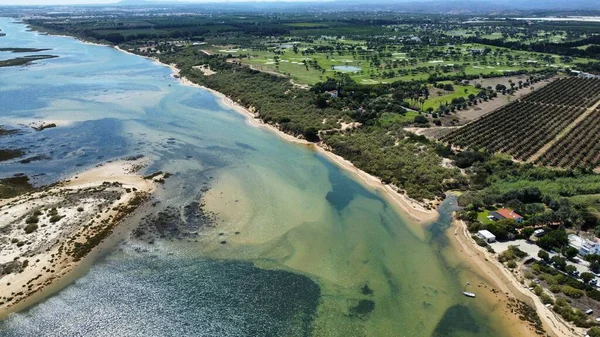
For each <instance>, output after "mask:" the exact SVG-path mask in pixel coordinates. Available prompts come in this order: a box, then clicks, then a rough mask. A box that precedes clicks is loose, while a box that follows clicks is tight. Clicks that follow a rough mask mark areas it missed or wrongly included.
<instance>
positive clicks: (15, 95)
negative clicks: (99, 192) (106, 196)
mask: <svg viewBox="0 0 600 337" xmlns="http://www.w3.org/2000/svg"><path fill="white" fill-rule="evenodd" d="M0 29H2V31H3V32H4V33H6V34H7V36H5V37H0V47H31V48H50V49H52V50H51V51H46V52H44V53H45V54H52V55H57V56H59V57H58V58H56V59H50V60H42V61H37V62H35V63H34V64H32V65H30V66H26V67H11V68H0V125H10V126H13V127H18V128H19V129H20V130H21V134H19V135H15V136H11V137H2V138H0V148H10V147H12V148H23V149H25V150H26V151H27V155H26V158H30V159H32V160H31V161H29V162H28V163H21V162H19V161H18V160H16V161H12V162H3V163H0V177H8V176H12V175H13V174H17V173H24V174H27V175H28V176H30V177H33V182H34V183H35V184H38V185H42V184H47V183H52V182H55V181H57V180H59V179H62V178H65V177H68V176H71V175H73V174H75V173H77V172H79V171H81V170H83V169H86V168H89V167H93V166H95V165H97V164H99V163H102V162H105V161H107V160H112V159H117V158H123V157H127V156H134V155H140V154H141V155H144V156H146V157H147V158H148V159H150V160H151V164H150V166H149V167H148V169H147V172H153V171H156V170H163V171H167V172H170V173H172V174H173V176H172V177H171V178H169V179H168V180H167V182H166V184H165V185H164V187H163V188H162V189H161V190H160V191H159V192H158V193H157V195H156V198H157V199H158V200H159V201H160V204H159V206H158V207H157V208H156V209H155V210H153V211H152V212H158V211H160V210H164V209H167V208H172V209H176V210H178V211H181V212H184V207H185V206H186V205H189V204H190V203H193V202H198V201H200V200H203V202H205V203H206V208H207V209H208V210H210V211H212V212H214V213H216V214H217V217H218V219H219V222H218V225H217V226H216V227H214V228H207V229H205V230H204V231H202V232H201V233H200V235H199V236H198V237H196V238H195V239H193V240H192V239H188V240H180V241H178V240H175V241H168V240H158V241H157V242H155V243H154V244H152V245H150V244H147V243H144V242H142V241H139V240H135V239H127V240H126V241H125V242H122V243H120V244H118V245H116V246H115V247H114V249H112V250H111V251H110V252H109V253H108V254H106V255H104V256H103V257H102V258H100V259H99V260H98V261H96V263H95V264H94V265H93V266H92V267H91V268H90V270H89V271H88V272H87V273H86V274H85V275H83V276H82V277H80V278H79V279H77V280H76V281H75V282H73V283H72V284H71V285H69V286H67V287H66V288H65V289H63V290H62V291H60V292H58V293H57V294H55V295H53V296H51V297H50V298H48V299H47V300H45V301H43V302H41V303H39V304H37V305H35V306H33V307H31V308H30V309H28V310H26V311H24V312H21V313H17V314H13V315H11V316H10V317H9V318H8V319H6V320H4V321H2V322H0V335H2V336H7V337H8V336H249V337H250V336H252V337H255V336H265V337H266V336H409V337H413V336H426V337H429V336H464V337H470V336H505V335H506V334H505V333H504V332H503V331H502V328H501V325H499V324H498V323H497V322H494V320H493V318H491V317H488V315H487V314H486V313H487V312H488V309H490V308H486V307H485V304H483V302H475V301H472V300H470V299H468V298H465V297H464V296H463V295H462V294H461V292H462V287H463V285H462V283H461V280H460V279H459V277H458V273H459V272H460V268H457V267H453V266H450V265H449V264H448V263H447V262H446V260H445V258H444V254H443V252H444V247H445V244H446V243H445V239H444V233H445V232H444V231H445V229H446V228H447V226H448V224H449V222H450V216H449V214H450V212H451V211H452V203H451V201H449V202H446V203H445V204H443V205H442V208H441V210H440V212H441V214H442V217H441V218H440V220H439V221H437V222H436V223H435V224H433V225H432V226H430V227H428V228H424V227H422V226H419V225H416V224H412V223H410V221H407V220H406V219H405V218H404V216H403V214H402V213H401V212H400V211H399V210H398V209H397V208H396V207H395V206H394V205H391V204H390V203H389V202H388V201H386V198H384V196H383V195H382V194H381V192H380V191H378V190H375V189H372V188H369V187H367V186H364V185H363V184H361V183H360V182H358V181H357V179H356V178H355V177H353V176H352V175H350V174H348V173H347V172H344V171H343V170H341V169H340V168H339V167H337V166H336V165H334V164H333V163H331V162H330V161H329V160H327V159H326V158H324V157H323V156H322V155H320V154H319V153H317V152H315V151H314V150H313V149H311V148H309V147H305V146H300V145H297V144H291V143H289V142H286V141H284V140H282V139H280V138H279V137H277V136H276V135H274V134H273V133H271V132H270V131H268V130H265V129H262V128H256V127H252V126H250V125H248V123H247V122H246V120H245V118H244V117H243V116H241V115H239V114H238V113H236V112H234V111H232V110H231V109H228V108H226V107H224V106H223V105H221V104H220V102H219V99H218V98H217V97H215V96H214V95H213V94H211V93H210V92H208V91H206V90H203V89H198V88H192V87H186V86H182V85H180V84H179V83H178V81H176V80H175V79H174V78H172V76H171V73H170V70H169V69H168V68H166V67H163V66H160V65H157V64H155V63H154V62H152V61H151V60H148V59H144V58H141V57H136V56H132V55H128V54H125V53H122V52H119V51H117V50H115V49H113V48H109V47H102V46H95V45H90V44H84V43H81V42H79V41H76V40H75V39H72V38H67V37H55V36H45V35H40V34H37V33H34V32H29V31H27V29H26V27H25V26H24V25H22V24H19V23H17V22H14V20H13V19H10V18H0ZM39 120H44V121H57V122H58V123H59V124H60V125H59V127H57V128H53V129H47V130H44V131H42V132H36V131H33V130H32V129H31V128H28V127H27V126H26V125H22V124H28V123H30V122H31V121H39ZM205 186H208V187H210V190H209V191H208V192H206V189H205ZM236 232H237V234H236ZM222 241H225V242H226V244H222V243H221V242H222ZM1 285H2V280H1V279H0V286H1Z"/></svg>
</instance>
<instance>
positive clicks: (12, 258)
mask: <svg viewBox="0 0 600 337" xmlns="http://www.w3.org/2000/svg"><path fill="white" fill-rule="evenodd" d="M144 165H145V163H144V162H143V161H142V160H140V159H138V160H135V161H126V160H123V161H115V162H110V163H108V164H105V165H100V166H98V167H95V168H94V169H91V170H88V171H85V172H83V173H81V174H79V175H77V176H75V177H74V178H72V179H69V180H65V181H63V182H60V183H58V184H55V185H52V186H50V187H45V188H41V189H31V188H29V189H28V188H23V189H21V190H20V191H17V192H16V193H13V195H14V194H17V193H19V192H20V193H24V194H21V195H18V196H15V197H12V198H9V199H4V200H2V199H0V223H1V224H2V226H0V245H2V247H3V248H2V252H1V253H0V289H1V290H0V318H2V317H5V316H6V315H7V314H9V313H10V312H14V311H18V310H20V309H22V308H23V307H26V306H27V305H28V304H30V303H31V302H34V301H36V300H39V299H42V298H43V297H44V296H46V295H48V292H51V291H52V290H48V291H46V289H56V288H57V287H56V284H55V282H59V280H61V279H63V278H64V277H65V275H67V274H69V273H70V272H72V271H74V270H76V268H77V267H78V266H79V265H80V263H81V262H82V261H83V260H84V259H85V258H86V257H87V256H88V254H90V253H91V252H92V251H93V250H94V249H95V248H96V247H97V246H99V245H100V244H101V243H102V242H103V241H105V240H106V239H107V238H109V236H110V235H111V234H112V233H113V230H114V229H115V228H116V227H117V226H118V225H119V224H121V223H123V222H124V221H125V220H126V219H127V218H128V216H129V215H130V214H131V213H132V212H133V211H135V210H136V209H137V208H138V207H139V206H140V205H142V204H144V202H145V201H146V200H147V199H148V198H149V197H150V195H151V193H152V192H153V191H154V190H155V188H156V186H157V183H156V181H155V179H145V178H144V177H142V176H141V175H139V174H137V173H136V172H137V171H138V170H139V169H140V168H142V167H143V166H144ZM16 178H19V177H16ZM21 178H22V179H21V180H24V182H25V183H27V178H26V177H21ZM155 178H156V179H164V177H163V175H162V174H161V175H159V176H157V177H155ZM5 182H6V181H4V180H3V181H2V182H1V184H0V187H2V186H3V185H4V184H5ZM21 183H23V181H21ZM27 185H28V184H27ZM28 190H29V191H28ZM13 192H14V191H13ZM50 285H53V287H49V286H50ZM58 288H60V283H59V284H58Z"/></svg>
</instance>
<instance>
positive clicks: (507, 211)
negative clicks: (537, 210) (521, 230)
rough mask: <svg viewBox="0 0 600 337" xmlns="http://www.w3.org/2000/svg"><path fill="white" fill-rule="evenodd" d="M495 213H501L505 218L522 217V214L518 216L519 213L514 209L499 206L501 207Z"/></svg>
mask: <svg viewBox="0 0 600 337" xmlns="http://www.w3.org/2000/svg"><path fill="white" fill-rule="evenodd" d="M496 213H498V214H500V215H502V216H503V217H504V218H506V219H513V220H516V219H519V218H523V217H522V216H520V215H519V214H517V213H516V212H515V211H513V210H512V209H510V208H501V209H499V210H497V211H496Z"/></svg>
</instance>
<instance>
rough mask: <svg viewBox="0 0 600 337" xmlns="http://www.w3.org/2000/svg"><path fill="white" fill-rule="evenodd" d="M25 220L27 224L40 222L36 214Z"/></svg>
mask: <svg viewBox="0 0 600 337" xmlns="http://www.w3.org/2000/svg"><path fill="white" fill-rule="evenodd" d="M25 222H26V223H28V224H36V223H38V222H40V218H39V217H38V216H37V215H32V216H30V217H29V218H27V219H25Z"/></svg>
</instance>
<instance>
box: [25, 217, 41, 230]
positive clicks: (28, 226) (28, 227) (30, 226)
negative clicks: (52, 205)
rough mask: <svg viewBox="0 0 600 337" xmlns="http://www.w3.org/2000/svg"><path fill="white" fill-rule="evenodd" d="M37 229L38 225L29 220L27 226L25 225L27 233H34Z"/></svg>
mask: <svg viewBox="0 0 600 337" xmlns="http://www.w3.org/2000/svg"><path fill="white" fill-rule="evenodd" d="M28 220H29V219H28ZM36 222H37V221H36ZM36 229H38V225H37V224H36V223H31V222H28V223H27V226H25V228H24V230H25V234H30V233H33V232H35V230H36Z"/></svg>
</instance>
